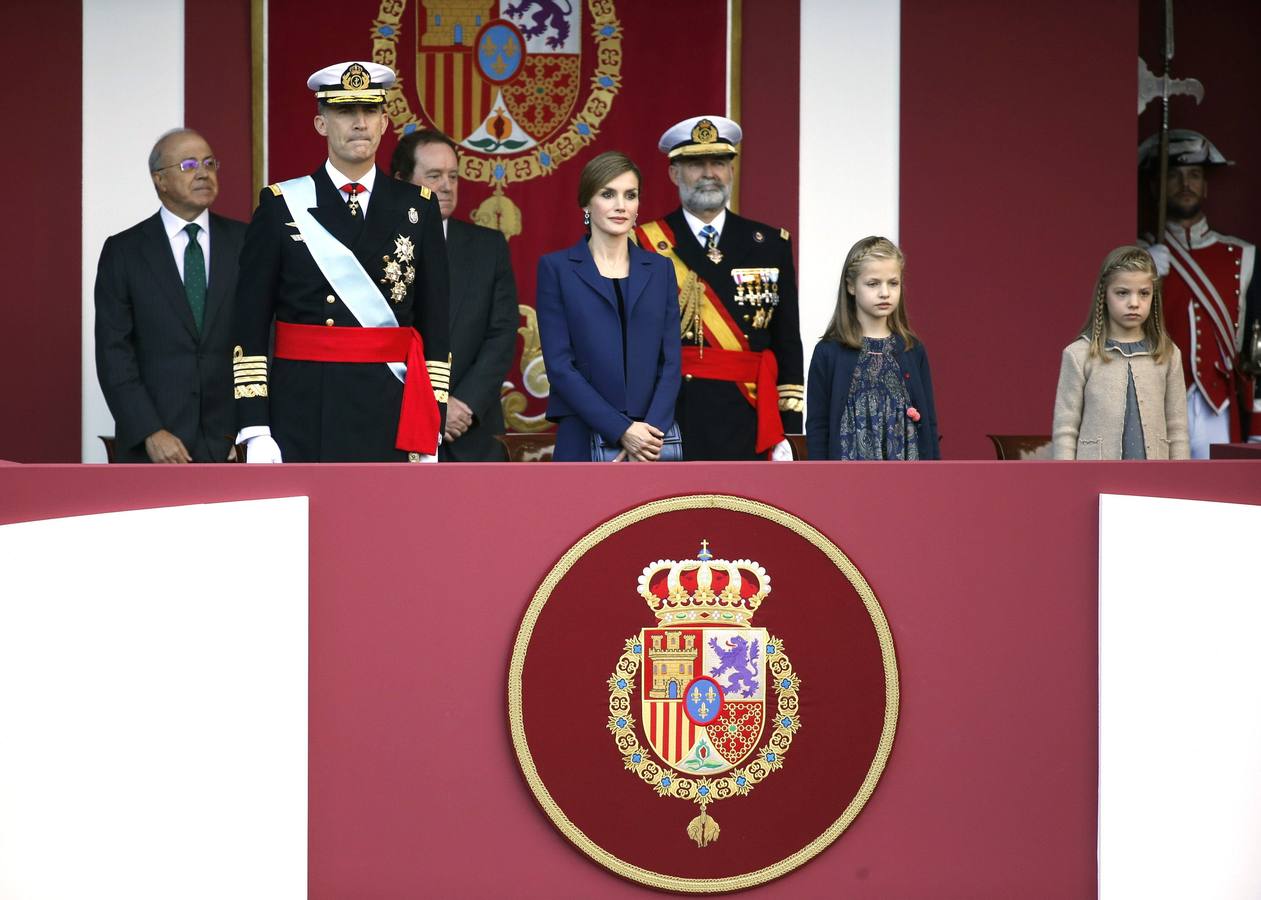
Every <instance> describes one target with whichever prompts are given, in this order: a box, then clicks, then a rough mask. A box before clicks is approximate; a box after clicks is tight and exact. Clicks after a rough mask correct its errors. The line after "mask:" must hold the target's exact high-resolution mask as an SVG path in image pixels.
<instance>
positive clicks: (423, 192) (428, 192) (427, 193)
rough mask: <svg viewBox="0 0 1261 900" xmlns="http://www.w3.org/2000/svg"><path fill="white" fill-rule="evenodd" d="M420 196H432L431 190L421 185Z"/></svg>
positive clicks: (427, 197)
mask: <svg viewBox="0 0 1261 900" xmlns="http://www.w3.org/2000/svg"><path fill="white" fill-rule="evenodd" d="M420 196H422V197H424V198H425V199H426V200H428V199H429V198H430V197H432V196H433V191H431V190H429V188H427V187H424V186H422V187H421V189H420Z"/></svg>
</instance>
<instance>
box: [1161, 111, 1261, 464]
mask: <svg viewBox="0 0 1261 900" xmlns="http://www.w3.org/2000/svg"><path fill="white" fill-rule="evenodd" d="M1138 157H1139V167H1140V169H1142V170H1143V171H1144V172H1146V173H1147V174H1148V175H1149V177H1150V179H1151V180H1152V181H1153V188H1154V189H1155V192H1156V193H1162V194H1163V196H1164V198H1165V213H1166V224H1165V231H1164V234H1163V235H1161V237H1160V238H1159V240H1158V241H1157V239H1156V238H1154V236H1153V235H1151V234H1147V235H1145V239H1146V243H1147V244H1149V245H1151V246H1150V249H1151V253H1152V256H1153V258H1154V259H1155V260H1156V264H1157V268H1158V270H1159V271H1160V272H1161V274H1162V275H1163V276H1164V278H1163V282H1162V287H1163V290H1164V308H1165V328H1166V330H1167V331H1168V332H1169V336H1170V337H1171V338H1172V339H1173V341H1174V343H1175V344H1177V345H1178V349H1179V350H1181V351H1182V365H1183V372H1184V375H1185V376H1186V384H1187V419H1188V426H1189V431H1190V438H1191V456H1192V457H1193V458H1196V459H1206V458H1208V455H1209V449H1208V448H1209V445H1210V444H1217V443H1226V442H1229V441H1239V440H1242V439H1246V436H1247V434H1248V430H1249V426H1250V424H1251V427H1253V428H1255V427H1257V426H1258V425H1261V422H1251V423H1250V419H1251V418H1252V416H1251V413H1252V406H1253V384H1252V378H1251V377H1249V376H1248V374H1247V372H1246V369H1247V368H1248V366H1249V365H1250V364H1251V363H1252V362H1253V361H1252V360H1250V358H1249V357H1250V356H1251V354H1252V352H1253V351H1252V344H1253V342H1254V340H1255V337H1254V335H1252V333H1251V332H1252V328H1251V323H1252V321H1253V320H1254V319H1255V318H1256V315H1257V310H1256V307H1257V305H1258V303H1257V298H1256V296H1255V294H1256V290H1255V288H1254V287H1253V277H1252V276H1253V270H1254V268H1255V265H1256V255H1257V250H1256V247H1255V246H1254V245H1252V244H1250V243H1248V242H1247V241H1243V240H1240V239H1239V238H1236V237H1231V236H1229V235H1225V234H1219V233H1218V232H1216V231H1213V230H1212V229H1211V228H1210V227H1209V224H1208V219H1207V218H1206V217H1205V214H1204V209H1203V205H1204V201H1205V200H1206V199H1207V197H1208V173H1209V171H1210V170H1211V169H1214V168H1218V167H1223V166H1229V165H1233V163H1231V162H1230V161H1228V160H1227V159H1226V157H1225V156H1223V155H1222V153H1221V151H1219V150H1218V149H1217V147H1215V146H1213V144H1212V142H1210V141H1209V140H1208V138H1206V137H1205V136H1204V135H1202V134H1200V133H1198V132H1195V131H1188V130H1185V129H1173V130H1171V131H1170V132H1169V165H1168V177H1167V181H1166V184H1165V186H1164V187H1165V190H1164V191H1163V192H1161V191H1160V188H1161V185H1160V184H1159V183H1158V182H1159V174H1158V173H1159V170H1160V136H1159V135H1153V136H1152V137H1150V138H1148V139H1147V140H1146V141H1144V142H1143V143H1142V144H1141V145H1140V146H1139V149H1138ZM1250 305H1251V307H1252V309H1249V306H1250ZM1232 410H1233V411H1235V414H1233V415H1232Z"/></svg>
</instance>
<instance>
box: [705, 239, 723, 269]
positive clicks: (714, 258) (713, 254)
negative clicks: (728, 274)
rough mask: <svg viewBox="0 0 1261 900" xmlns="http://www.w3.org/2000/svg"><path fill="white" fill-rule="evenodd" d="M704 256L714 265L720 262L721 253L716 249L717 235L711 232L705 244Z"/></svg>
mask: <svg viewBox="0 0 1261 900" xmlns="http://www.w3.org/2000/svg"><path fill="white" fill-rule="evenodd" d="M705 255H706V256H708V257H709V261H710V262H712V263H713V264H714V265H718V264H719V263H720V262H722V251H721V250H719V249H718V233H717V232H713V233H712V234H710V236H709V240H708V241H707V242H706V244H705Z"/></svg>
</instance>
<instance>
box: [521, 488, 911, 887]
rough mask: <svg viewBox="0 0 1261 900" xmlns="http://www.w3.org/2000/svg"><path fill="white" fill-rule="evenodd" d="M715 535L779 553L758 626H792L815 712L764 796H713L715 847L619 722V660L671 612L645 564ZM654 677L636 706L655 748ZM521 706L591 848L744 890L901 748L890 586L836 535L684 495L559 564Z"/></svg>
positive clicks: (538, 756)
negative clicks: (697, 832) (646, 592)
mask: <svg viewBox="0 0 1261 900" xmlns="http://www.w3.org/2000/svg"><path fill="white" fill-rule="evenodd" d="M702 541H706V542H707V548H708V552H709V553H711V554H712V555H713V558H714V560H715V561H717V560H732V561H734V560H752V561H753V562H754V563H757V564H759V565H761V566H762V567H763V568H764V569H765V570H766V574H767V576H768V578H769V581H770V592H769V594H768V595H767V596H766V598H765V599H764V600H763V601H762V603H761V606H760V608H759V609H758V610H757V612H756V613H755V614H754V615H753V617H752V620H751V622H750V625H751V626H753V627H755V628H765V629H766V630H767V632H768V633H769V635H770V636H772V637H773V638H778V639H779V641H780V642H782V644H781V645H780V647H777V648H776V649H777V650H779V651H780V652H782V653H785V654H786V655H787V656H788V657H789V659H790V661H791V664H792V667H793V671H794V672H795V673H796V675H797V677H798V678H799V679H800V688H799V691H798V697H799V701H800V705H799V714H798V715H799V719H798V722H799V728H798V730H797V731H796V733H795V734H794V735H793V739H792V744H791V747H790V748H789V750H788V751H787V752H786V753H784V754H782V763H783V765H782V768H779V769H778V770H776V771H772V772H770V773H769V774H768V775H766V776H765V778H764V780H762V781H760V782H759V783H757V784H756V786H755V787H754V788H753V789H752V790H751V791H749V793H748V794H747V795H744V796H733V797H728V798H724V799H722V800H718V801H716V802H712V803H710V804H709V806H708V808H707V814H708V815H709V816H711V817H712V818H713V819H714V821H716V822H717V823H718V824H719V826H720V828H721V834H720V837H719V838H718V839H717V840H716V841H715V842H713V843H711V844H709V845H708V846H705V847H703V848H702V847H698V846H697V844H696V843H695V842H694V841H693V840H692V839H690V838H689V836H688V834H687V825H688V823H689V821H691V820H692V819H693V817H695V816H697V815H698V814H699V813H700V807H699V806H698V805H697V804H696V803H694V802H692V801H689V800H685V799H680V798H678V797H672V796H659V795H658V793H657V792H655V791H654V789H653V786H652V785H650V784H647V783H645V782H644V781H643V780H641V778H640V777H638V776H637V775H636V773H635V772H633V771H628V769H627V767H626V765H625V763H624V760H623V754H622V752H621V751H620V750H619V749H618V747H617V745H616V744H615V741H614V735H613V733H612V732H611V729H610V727H609V719H610V715H609V699H610V683H609V682H610V676H611V675H613V673H614V670H615V668H616V667H617V665H618V662H619V659H620V658H621V656H622V654H623V653H624V652H626V649H627V641H628V639H632V638H636V639H637V638H638V637H639V635H640V629H644V628H656V627H658V626H659V623H658V622H657V619H656V616H655V615H654V612H653V610H652V609H651V608H650V607H649V605H648V604H647V603H646V602H645V600H644V599H643V598H642V597H641V596H640V595H639V593H638V579H639V576H640V574H641V573H642V572H643V571H644V569H645V567H647V566H649V565H650V564H653V563H655V562H657V561H658V560H692V559H695V558H696V557H697V554H698V550H700V549H701V546H702V545H701V542H702ZM847 570H848V571H847ZM864 595H865V596H864ZM764 649H765V648H764ZM641 671H642V668H641ZM766 675H767V680H768V682H770V683H769V684H767V685H766V690H765V694H766V715H765V718H766V720H767V721H766V724H765V726H764V728H763V733H762V736H761V738H760V739H759V741H758V742H757V745H756V746H757V747H758V748H761V747H763V746H764V745H766V743H767V739H768V738H769V737H770V735H771V733H772V729H773V727H774V725H775V721H776V714H775V712H776V694H775V692H774V691H773V689H772V686H773V684H774V683H775V679H774V678H771V677H770V673H769V672H767V673H766ZM639 677H640V676H639V675H636V676H635V679H634V681H635V685H636V690H635V691H634V693H633V694H632V697H633V702H632V707H631V711H630V715H631V716H632V717H633V718H634V720H635V734H636V736H637V737H638V739H639V742H640V744H641V745H642V747H643V749H644V750H645V751H646V752H647V753H649V754H653V752H654V751H653V750H652V749H650V743H649V740H648V736H647V735H646V734H645V732H644V726H643V722H641V721H640V719H641V715H640V713H641V709H640V701H639V691H638V679H639ZM720 680H722V679H720ZM730 696H731V695H730V694H728V697H730ZM509 707H510V719H511V720H512V721H511V726H512V730H513V739H514V743H515V746H516V750H517V754H518V758H519V761H520V762H521V766H522V770H523V773H524V774H525V776H526V778H527V781H529V782H530V786H531V789H532V790H533V791H534V794H535V796H536V798H537V799H538V800H539V802H540V804H541V805H542V806H543V808H544V810H545V811H546V812H547V814H548V815H549V817H551V819H552V820H553V822H554V823H555V824H556V825H557V827H559V828H560V829H561V831H562V832H564V833H565V835H566V837H568V838H569V839H570V840H571V841H573V842H574V843H575V844H577V845H578V846H579V848H580V849H582V850H583V851H584V852H586V853H587V854H588V855H589V856H591V857H592V858H593V859H595V860H596V861H597V862H599V863H601V864H602V865H605V866H606V867H608V868H610V869H612V870H614V871H616V872H618V873H619V874H622V875H624V876H626V877H629V878H632V879H634V880H636V881H641V882H643V883H647V884H652V885H654V886H657V887H666V888H669V887H676V888H682V889H685V890H707V889H713V890H718V889H730V888H734V887H742V886H743V887H747V886H751V885H753V884H757V883H759V882H762V881H766V880H768V879H769V878H773V877H776V876H778V875H781V874H784V873H785V872H787V871H789V870H791V869H792V868H794V867H795V866H796V865H800V864H801V863H802V862H804V861H805V859H808V858H809V857H810V856H812V855H814V854H815V853H817V852H819V851H820V850H821V849H822V847H823V846H826V843H828V842H830V841H831V840H833V839H835V837H836V836H837V835H839V834H840V832H841V831H842V830H843V829H844V827H845V826H846V825H848V824H849V821H851V820H852V818H853V816H854V815H856V814H857V812H858V809H860V808H861V805H862V803H863V802H865V800H866V797H867V795H868V794H869V793H870V791H871V790H872V788H873V787H874V784H875V780H876V779H878V778H879V775H880V772H881V770H882V769H883V766H884V763H885V761H886V760H887V758H888V755H889V751H890V749H891V745H892V740H893V731H894V727H895V724H896V716H897V668H896V662H895V659H894V656H893V646H892V639H891V637H890V635H889V630H888V625H887V623H886V621H885V619H884V615H883V613H882V611H881V610H880V607H879V604H878V603H877V601H876V599H875V596H874V594H872V592H871V590H870V588H869V587H868V586H867V584H866V582H865V580H863V578H862V576H861V574H859V573H858V571H857V569H855V568H853V566H852V564H851V563H850V562H849V560H848V559H846V558H845V557H844V555H843V552H842V551H841V550H840V549H838V548H837V547H835V546H834V545H833V544H832V543H831V542H830V541H829V540H828V538H826V537H824V536H823V535H821V534H820V533H819V532H817V531H815V530H814V529H813V528H811V527H810V526H809V525H807V524H806V523H804V522H802V521H801V520H799V519H796V518H795V517H793V516H792V515H791V514H788V513H785V512H783V511H782V510H778V509H775V508H774V507H769V506H766V505H764V504H761V503H757V502H755V501H749V500H745V499H743V498H735V497H720V496H715V495H697V496H692V497H676V498H670V499H667V500H663V501H655V502H654V503H650V504H646V505H645V506H642V507H638V508H636V509H635V510H631V511H629V512H627V513H624V514H623V515H621V516H618V517H617V518H615V519H612V520H610V521H609V522H606V523H605V524H604V525H602V526H600V527H599V528H596V529H595V530H594V531H592V532H591V533H590V534H588V535H586V536H585V537H584V538H583V539H582V540H580V541H579V542H578V543H577V544H575V545H574V547H573V548H571V549H570V551H569V552H568V553H566V554H565V556H563V557H562V559H561V560H560V562H558V563H557V564H556V566H555V567H554V568H553V570H552V572H551V573H549V575H548V576H547V578H545V579H544V582H543V584H542V585H541V586H540V588H539V589H538V591H537V592H536V594H535V596H534V600H533V602H532V603H531V605H530V607H529V610H528V611H527V614H526V617H525V620H524V621H523V623H522V627H521V631H520V633H519V635H518V639H517V644H516V648H515V651H514V654H513V661H512V667H511V671H510V677H509ZM758 752H759V751H758V750H755V751H754V754H755V755H756V754H757V753H758ZM658 762H660V760H658ZM671 774H674V775H676V777H677V776H678V774H679V773H671ZM683 777H687V776H683ZM847 811H848V812H847ZM803 851H804V852H803ZM794 856H795V857H796V858H795V859H790V858H793V857H794ZM680 880H682V881H683V882H688V883H686V884H684V883H680ZM691 882H695V883H691Z"/></svg>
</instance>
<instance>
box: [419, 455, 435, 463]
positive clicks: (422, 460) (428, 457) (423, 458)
mask: <svg viewBox="0 0 1261 900" xmlns="http://www.w3.org/2000/svg"><path fill="white" fill-rule="evenodd" d="M416 456H417V457H418V459H417V460H416V462H418V463H427V462H437V461H438V454H437V453H417V454H416Z"/></svg>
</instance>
